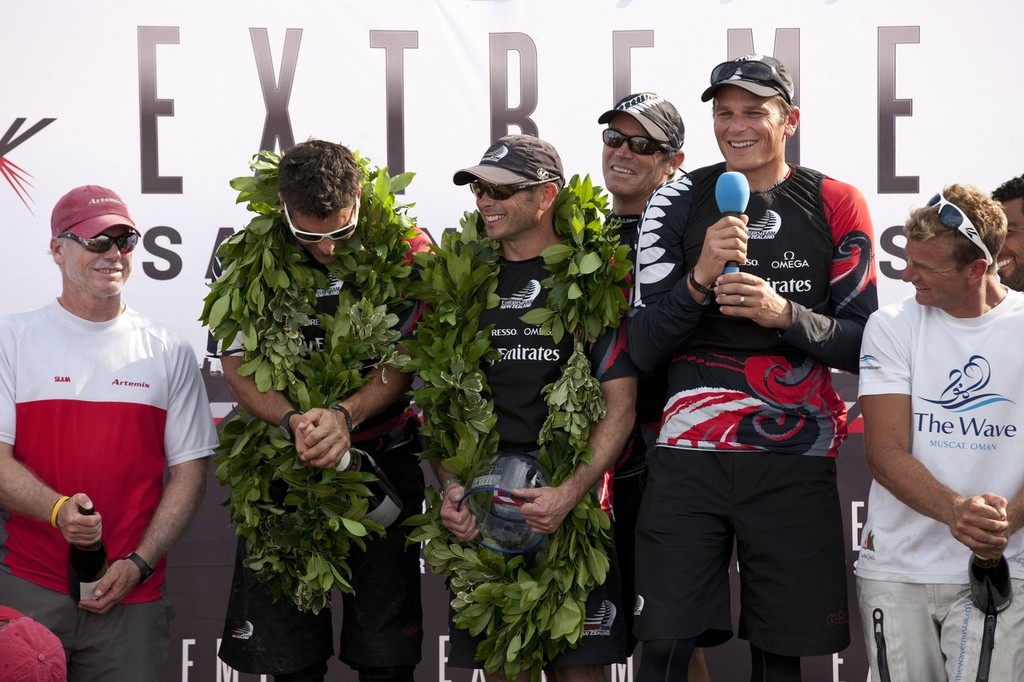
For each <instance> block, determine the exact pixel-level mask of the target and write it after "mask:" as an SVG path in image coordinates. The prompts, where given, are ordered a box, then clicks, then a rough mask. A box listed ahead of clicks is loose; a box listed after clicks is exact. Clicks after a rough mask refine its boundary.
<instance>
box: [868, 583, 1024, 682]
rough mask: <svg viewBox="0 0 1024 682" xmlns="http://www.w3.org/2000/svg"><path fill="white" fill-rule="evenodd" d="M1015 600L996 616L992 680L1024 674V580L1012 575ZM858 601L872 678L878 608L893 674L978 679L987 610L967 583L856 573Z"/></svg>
mask: <svg viewBox="0 0 1024 682" xmlns="http://www.w3.org/2000/svg"><path fill="white" fill-rule="evenodd" d="M1010 582H1011V583H1012V585H1013V603H1012V604H1011V605H1010V606H1009V607H1008V608H1007V609H1006V610H1005V611H1003V612H1002V613H1000V614H999V615H998V616H997V617H996V632H995V651H993V652H992V666H991V667H990V668H989V679H990V680H993V681H998V680H1019V679H1021V677H1020V675H1021V669H1020V661H1022V660H1024V637H1022V636H1021V632H1024V580H1020V579H1012V580H1011V581H1010ZM857 603H858V605H859V607H860V615H861V621H862V622H863V630H864V644H865V646H866V647H867V648H866V651H867V657H868V660H869V661H870V663H871V679H872V680H883V679H885V678H882V677H880V676H879V672H878V644H877V642H876V640H875V632H874V623H873V620H874V618H875V613H874V612H875V609H879V610H880V611H881V613H880V614H878V615H879V616H880V617H881V624H882V626H881V632H882V634H883V635H884V636H885V649H886V659H887V662H888V666H889V679H891V680H892V682H911V681H912V680H947V679H948V680H974V679H976V678H977V675H978V659H979V657H980V655H981V639H982V634H983V627H984V621H985V614H984V612H983V611H982V610H981V609H978V608H976V607H975V606H974V604H973V603H972V602H971V591H970V587H969V586H968V585H966V584H964V585H945V584H915V583H900V582H889V581H885V580H868V579H866V578H857Z"/></svg>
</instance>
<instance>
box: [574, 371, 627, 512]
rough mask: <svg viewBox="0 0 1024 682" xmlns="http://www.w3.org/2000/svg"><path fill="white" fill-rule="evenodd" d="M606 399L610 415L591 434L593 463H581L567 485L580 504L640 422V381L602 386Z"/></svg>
mask: <svg viewBox="0 0 1024 682" xmlns="http://www.w3.org/2000/svg"><path fill="white" fill-rule="evenodd" d="M601 390H602V392H603V393H604V396H605V406H606V413H605V416H604V418H603V419H601V420H600V421H598V422H597V423H596V424H594V426H593V428H592V429H591V431H590V439H589V442H590V450H591V457H590V462H581V463H580V464H579V465H578V466H577V467H576V471H575V473H574V474H573V476H572V478H570V479H569V480H567V481H566V482H565V483H564V484H563V485H566V486H568V487H569V489H570V490H572V492H573V494H574V495H575V500H576V502H579V501H580V500H581V499H583V496H584V495H586V494H587V492H588V491H590V490H592V489H593V487H594V485H596V484H597V482H598V481H599V480H601V476H603V475H604V473H605V472H606V471H608V469H610V468H611V467H612V466H613V465H614V464H615V461H616V460H617V459H618V457H619V455H620V454H621V453H622V448H623V447H624V446H625V444H626V439H627V438H628V437H629V433H630V431H632V429H633V423H634V421H635V419H636V409H635V405H636V379H635V378H633V377H627V378H622V379H613V380H611V381H608V382H605V383H602V384H601Z"/></svg>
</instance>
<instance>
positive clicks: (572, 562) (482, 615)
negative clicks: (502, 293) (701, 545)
mask: <svg viewBox="0 0 1024 682" xmlns="http://www.w3.org/2000/svg"><path fill="white" fill-rule="evenodd" d="M605 215H607V209H606V197H605V196H604V195H603V194H601V192H600V189H599V188H594V187H593V185H592V184H591V182H590V178H589V177H587V178H584V179H583V180H580V179H579V177H578V176H577V177H574V178H572V180H571V181H570V182H569V184H568V185H567V186H566V187H565V188H564V189H563V190H562V191H561V192H560V193H559V196H558V199H557V200H556V203H555V232H556V233H557V235H558V236H559V238H560V239H561V240H562V241H561V243H559V244H555V245H553V246H550V247H548V248H547V249H545V250H544V252H543V253H542V254H541V255H542V257H543V259H544V263H545V266H546V267H547V269H548V271H549V272H550V276H549V277H547V278H545V280H544V281H543V282H542V283H541V284H542V286H543V287H544V288H545V289H547V293H548V296H547V301H546V304H545V307H544V308H539V309H535V310H532V311H531V312H529V313H527V314H526V315H524V316H523V318H522V319H523V321H524V322H526V323H528V324H537V325H540V326H541V328H542V330H543V331H544V332H545V333H550V334H551V335H552V336H553V338H554V340H555V342H556V343H557V342H558V341H559V340H560V339H561V338H562V337H563V336H564V335H568V336H569V337H570V338H572V340H573V352H572V353H571V355H570V357H569V359H568V360H567V362H566V363H565V365H564V366H563V368H562V372H561V375H560V377H559V378H558V379H557V380H556V381H554V382H553V383H551V384H549V385H547V386H545V387H544V389H543V390H542V396H543V397H544V400H545V403H546V404H547V407H548V416H547V419H546V420H545V422H544V424H543V426H542V427H541V430H540V434H539V437H538V445H539V446H540V455H539V459H540V461H541V463H542V464H543V465H545V466H546V468H547V469H548V471H550V472H552V474H551V479H552V480H551V484H552V485H558V484H560V483H561V482H563V481H564V480H566V478H568V477H569V476H571V475H572V474H573V472H574V471H575V470H576V467H577V465H578V464H579V463H580V462H583V461H589V458H590V454H591V453H590V445H589V442H588V439H589V435H590V430H591V427H592V426H593V425H594V424H595V423H596V422H597V421H598V420H599V419H601V418H602V417H603V416H604V414H605V405H604V400H603V396H602V394H601V389H600V385H599V383H598V382H597V380H596V379H595V378H594V377H593V373H592V371H591V366H590V361H589V359H588V358H587V354H586V347H587V344H589V343H592V342H594V341H595V340H596V339H597V338H598V337H599V336H600V335H601V334H602V333H603V332H604V331H605V330H607V329H609V328H611V327H614V326H617V325H618V324H619V322H620V320H621V315H622V313H623V312H624V311H625V308H626V300H625V296H624V295H623V293H622V292H623V288H624V286H625V279H626V275H627V273H628V271H629V267H630V265H629V261H628V259H627V253H628V248H627V247H626V246H625V245H619V244H618V238H617V237H616V236H615V235H614V230H612V229H611V228H610V227H609V226H607V225H605V223H604V220H603V218H604V216H605ZM461 226H462V229H461V231H451V232H448V233H446V234H445V235H444V237H443V238H442V243H441V248H440V249H438V250H436V252H435V253H433V254H430V255H429V256H422V257H421V256H419V255H417V261H418V262H419V263H420V264H421V265H422V267H423V272H422V282H421V284H420V285H419V288H418V290H417V295H419V296H420V297H422V298H423V300H424V301H425V302H426V304H427V306H426V312H425V313H424V316H423V318H421V320H420V321H419V322H418V324H417V331H416V335H415V338H414V339H412V340H410V341H408V342H407V343H406V346H407V348H408V350H409V353H410V360H409V364H408V366H407V369H409V370H412V371H415V372H416V373H417V375H418V376H419V378H420V379H421V380H422V386H421V387H420V388H418V389H416V390H415V391H414V393H413V395H414V399H415V402H416V404H417V405H418V406H419V407H421V408H422V409H423V413H424V424H423V428H422V434H423V436H424V453H423V456H424V457H425V458H439V459H441V461H442V463H443V464H444V466H445V468H446V469H448V470H449V471H451V472H452V473H453V474H455V475H457V476H460V477H461V479H462V480H464V481H468V480H471V479H472V477H473V473H474V470H475V469H476V468H478V467H479V466H480V465H481V464H482V463H483V462H486V461H487V459H488V457H489V456H490V455H491V454H493V453H494V452H495V451H496V450H497V445H498V435H497V433H496V431H495V428H494V427H495V423H496V417H495V415H494V402H493V400H492V399H491V397H490V391H489V388H488V386H487V381H486V378H485V376H484V374H483V372H482V370H481V364H482V363H483V362H488V361H492V360H494V359H495V358H496V357H497V356H498V352H497V351H496V350H495V348H494V347H493V346H492V345H491V342H490V339H489V337H488V335H487V333H485V330H483V329H481V326H480V317H481V314H482V313H483V311H484V310H486V309H489V308H492V307H494V306H496V305H497V304H498V299H497V295H496V293H495V290H496V286H497V272H498V258H499V257H500V254H501V247H500V245H498V244H497V243H496V242H494V241H493V240H491V239H489V238H487V237H486V235H485V233H484V228H483V226H482V221H481V220H480V217H479V214H478V213H475V212H474V213H467V214H466V215H465V216H464V218H463V220H462V221H461ZM428 499H429V501H430V505H431V506H430V508H429V509H428V510H427V513H425V514H423V515H420V516H418V517H415V518H413V519H410V520H409V522H408V523H409V524H410V525H412V526H413V527H414V528H413V531H412V533H411V534H410V539H411V540H414V541H419V542H423V543H425V545H424V548H423V553H424V556H425V557H426V559H427V561H428V562H429V563H430V566H431V568H432V569H433V570H434V571H435V572H436V573H438V574H441V575H444V576H445V577H446V578H447V579H448V582H449V587H450V589H451V592H452V601H451V605H452V608H453V610H454V612H455V618H454V620H455V626H456V627H458V628H462V629H465V630H468V631H469V633H470V634H471V635H473V636H477V635H479V636H481V637H482V643H481V644H480V646H479V647H478V648H477V659H478V660H479V661H481V663H482V665H483V667H484V669H485V670H486V671H488V672H496V671H499V670H501V671H503V672H504V673H505V674H506V675H507V676H508V677H509V679H512V678H513V677H515V676H516V675H517V674H518V673H520V672H522V671H530V673H531V676H532V677H533V678H534V679H539V676H540V671H541V669H542V668H544V667H545V666H546V665H547V664H548V663H549V662H550V661H551V660H552V659H554V658H555V657H556V656H558V655H559V654H561V653H564V652H565V651H566V650H568V649H569V648H571V647H573V646H575V645H576V644H577V643H578V642H579V641H580V638H581V637H582V636H583V621H584V617H585V611H584V606H585V603H586V598H587V596H588V595H589V594H590V592H591V591H593V589H594V588H595V587H596V586H598V585H600V584H602V583H603V582H604V580H605V578H606V576H607V571H608V567H609V561H608V553H607V549H606V539H607V530H608V528H609V526H610V524H609V520H608V517H607V515H606V514H605V513H604V511H602V510H601V508H600V505H599V503H598V501H597V499H596V496H594V495H588V496H586V497H585V498H584V499H583V500H582V501H581V502H580V503H579V504H577V506H576V507H575V509H574V510H573V511H572V513H570V514H569V515H568V516H567V517H566V519H565V521H564V522H563V523H562V525H561V527H560V528H559V529H558V530H557V531H556V532H555V533H553V534H551V535H550V536H548V537H547V539H546V540H545V542H544V543H543V544H542V545H541V546H540V548H539V549H538V550H537V552H536V554H535V555H534V556H532V557H529V558H527V557H525V556H523V555H516V556H509V555H504V554H501V553H498V552H494V551H492V550H489V549H486V548H483V547H477V546H474V545H465V544H462V543H460V542H459V541H458V540H457V539H456V538H455V537H454V536H453V535H451V533H449V532H448V531H447V529H445V528H444V526H443V525H442V524H441V522H440V516H439V511H440V504H439V498H438V496H437V493H436V492H434V491H433V490H432V489H430V490H428Z"/></svg>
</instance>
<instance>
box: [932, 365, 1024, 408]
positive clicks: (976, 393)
mask: <svg viewBox="0 0 1024 682" xmlns="http://www.w3.org/2000/svg"><path fill="white" fill-rule="evenodd" d="M991 379H992V366H991V365H990V364H989V362H988V360H986V359H985V358H984V357H982V356H981V355H972V356H971V357H970V359H968V360H967V362H966V363H965V364H964V366H963V367H962V368H960V369H954V370H952V371H950V373H949V383H948V384H947V385H946V388H945V389H944V390H943V391H942V394H941V395H940V396H939V397H938V398H925V397H923V396H922V397H921V399H922V400H925V401H927V402H930V403H932V404H934V405H939V406H940V407H943V408H945V409H947V410H949V411H950V412H969V411H971V410H976V409H978V408H980V407H984V406H985V405H991V404H992V403H1000V402H1013V401H1012V400H1010V399H1009V398H1007V397H1005V396H1002V395H1000V394H999V393H994V392H992V391H989V390H987V388H988V384H989V381H990V380H991Z"/></svg>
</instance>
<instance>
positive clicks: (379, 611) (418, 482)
mask: <svg viewBox="0 0 1024 682" xmlns="http://www.w3.org/2000/svg"><path fill="white" fill-rule="evenodd" d="M415 450H418V448H417V447H416V446H415V444H414V443H411V444H406V445H404V446H400V447H398V448H395V449H394V450H391V451H388V452H385V453H384V454H381V455H376V454H375V455H374V458H375V459H376V460H377V463H378V464H379V465H380V467H381V468H382V469H383V470H384V472H385V474H387V476H388V478H389V479H390V480H391V482H392V483H393V484H394V485H395V487H396V488H397V489H398V491H399V495H400V496H401V498H402V503H403V511H402V515H401V517H400V518H399V519H398V520H396V521H395V522H394V523H393V524H392V525H391V526H390V527H389V528H388V531H387V535H385V536H384V537H377V538H374V539H372V540H370V541H368V542H367V543H366V551H365V552H362V551H359V549H358V548H354V549H353V551H352V553H351V554H350V555H349V558H348V563H349V566H350V567H351V568H352V580H351V582H352V587H353V589H354V590H355V593H354V594H343V595H342V605H343V614H342V624H341V649H340V654H339V655H338V658H340V659H341V660H342V661H344V662H345V663H346V664H347V665H349V666H351V667H353V668H368V667H391V666H410V665H416V664H417V663H419V661H420V657H421V648H422V646H421V645H422V642H423V610H422V606H421V602H420V563H419V546H418V545H415V544H412V545H409V544H408V543H407V542H406V536H407V534H408V529H407V528H405V527H404V526H402V521H404V520H405V519H406V518H408V517H409V516H412V515H414V514H419V513H420V512H421V511H422V504H423V485H424V484H423V472H422V470H421V469H420V466H419V460H418V458H417V457H416V454H415V452H414V451H415ZM244 558H245V542H244V540H242V539H239V542H238V550H237V552H236V555H235V572H234V577H233V578H232V582H231V593H230V596H229V600H228V611H227V617H226V619H225V623H224V635H223V639H222V641H221V645H220V651H219V652H218V654H219V656H220V658H221V660H223V661H224V662H225V663H227V664H228V665H230V666H231V667H232V668H234V669H235V670H238V671H241V672H245V673H258V674H283V673H289V672H295V671H299V670H304V669H306V668H309V667H312V666H314V665H317V664H318V663H322V662H325V661H327V659H329V658H330V657H331V655H332V654H333V652H334V647H333V638H334V637H333V633H332V624H331V612H330V610H329V609H324V610H323V611H321V612H320V613H319V614H317V615H314V614H313V613H309V612H302V611H299V609H298V608H296V607H295V605H294V604H293V603H292V602H291V601H289V600H287V599H282V600H280V601H278V602H276V603H275V602H274V601H273V599H272V598H271V596H270V590H269V588H268V587H267V585H266V584H265V583H262V582H261V581H260V580H259V579H258V578H257V577H256V574H255V572H253V571H252V570H250V569H248V568H245V566H244V565H243V564H242V561H243V560H244Z"/></svg>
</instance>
